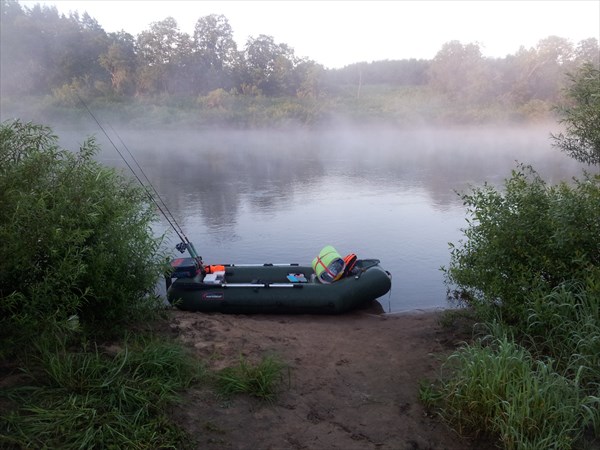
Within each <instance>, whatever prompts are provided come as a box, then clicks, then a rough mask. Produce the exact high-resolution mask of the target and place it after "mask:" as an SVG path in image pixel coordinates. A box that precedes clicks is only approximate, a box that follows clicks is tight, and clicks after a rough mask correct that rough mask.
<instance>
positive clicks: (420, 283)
mask: <svg viewBox="0 0 600 450" xmlns="http://www.w3.org/2000/svg"><path fill="white" fill-rule="evenodd" d="M116 131H117V133H118V136H119V137H120V138H121V139H122V140H123V142H125V143H126V145H127V147H128V148H129V150H130V151H131V152H132V153H133V155H134V156H135V158H136V159H137V160H138V162H139V163H140V165H141V166H142V168H143V170H144V171H145V173H146V175H147V176H148V177H149V179H150V180H151V182H152V184H153V185H154V187H155V188H156V189H157V191H158V192H159V193H160V195H161V197H162V198H163V200H164V201H165V202H166V204H167V205H168V208H169V210H170V211H171V212H172V213H173V215H174V216H175V217H176V219H177V221H178V222H179V224H180V225H181V226H182V228H183V229H184V231H185V233H186V235H187V236H188V238H189V239H190V240H191V241H192V242H194V244H195V246H196V248H197V250H198V251H199V253H200V254H201V255H202V256H203V258H204V261H205V262H206V263H209V264H218V263H237V264H243V263H289V262H294V263H301V264H302V263H303V264H309V263H310V262H311V261H312V259H313V258H314V257H315V255H317V254H318V252H319V250H320V249H321V248H322V247H323V246H325V245H328V244H331V245H333V246H334V247H335V248H336V249H337V250H338V251H339V252H340V253H341V254H342V255H345V254H347V253H350V252H354V253H356V254H357V255H358V257H359V258H378V259H380V260H381V265H382V266H383V267H384V268H385V269H386V270H388V271H390V272H391V273H392V276H393V278H392V291H391V293H390V294H389V295H386V296H385V297H382V298H380V299H379V302H380V303H381V305H382V307H383V309H384V310H385V311H386V312H399V311H406V310H415V309H430V308H439V307H447V306H448V303H447V300H446V287H445V286H444V284H443V274H442V272H441V271H440V267H441V266H445V265H447V264H448V262H449V249H448V242H453V243H458V242H459V240H460V239H461V238H462V233H461V231H460V229H461V228H464V227H466V225H467V224H466V221H465V218H466V211H465V209H464V207H463V205H462V201H461V200H460V198H459V196H458V195H457V193H456V191H459V192H463V191H466V190H468V189H469V186H480V185H482V184H483V183H484V182H488V183H490V184H492V185H495V186H501V185H502V183H503V180H504V179H505V178H507V177H509V176H510V172H511V170H512V169H515V168H516V161H519V162H521V163H524V164H530V165H532V166H533V167H534V168H535V169H536V170H537V171H538V172H539V173H540V174H541V175H542V177H543V178H544V179H545V180H546V181H547V182H548V183H556V182H558V181H560V180H568V179H570V178H571V177H572V176H579V175H580V174H581V169H582V167H583V166H581V165H580V164H578V163H576V162H574V161H573V160H571V159H570V158H568V157H567V156H565V155H564V154H562V153H560V152H559V151H558V150H556V149H554V148H552V146H551V140H550V138H549V134H550V132H551V131H552V132H556V125H555V124H550V125H547V126H544V125H540V126H536V127H528V128H526V127H506V128H494V127H486V128H481V127H478V128H474V127H471V128H452V129H420V130H392V129H373V128H371V129H362V130H349V129H338V130H328V131H277V132H265V131H222V130H221V131H190V130H182V131H160V130H153V131H148V132H144V133H142V132H139V131H129V130H120V129H116ZM92 133H93V134H96V135H97V136H98V141H99V142H100V143H101V145H102V148H103V151H102V153H101V155H99V158H100V159H101V160H102V161H103V162H105V163H107V164H110V165H115V166H118V167H125V166H124V164H123V162H122V161H121V159H120V157H119V156H118V154H117V153H116V151H115V150H114V148H113V147H112V145H111V144H110V143H109V142H108V141H107V140H106V138H105V137H104V136H103V135H101V133H100V132H99V131H98V130H93V129H92V130H91V131H89V132H86V133H83V134H78V135H77V136H76V137H73V136H72V135H70V134H68V133H60V132H59V135H60V136H61V143H62V144H63V145H64V146H65V147H67V148H76V144H75V143H76V142H81V140H82V138H83V136H85V135H89V134H92ZM109 134H110V132H109ZM111 138H112V139H113V141H114V142H115V143H117V145H118V146H119V148H120V149H122V147H121V146H120V143H119V140H118V139H115V138H114V137H113V136H111ZM125 155H126V153H125ZM167 228H168V225H167V223H166V221H165V222H162V223H161V224H159V225H157V228H156V230H157V232H162V231H164V230H166V229H167ZM176 243H177V240H176V238H175V237H174V236H173V239H171V242H170V245H171V247H174V245H175V244H176ZM174 252H175V251H174ZM174 255H175V253H174Z"/></svg>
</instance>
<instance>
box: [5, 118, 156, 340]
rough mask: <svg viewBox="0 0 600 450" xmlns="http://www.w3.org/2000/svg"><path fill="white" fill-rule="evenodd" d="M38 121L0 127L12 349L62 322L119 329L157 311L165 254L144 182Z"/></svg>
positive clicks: (7, 312)
mask: <svg viewBox="0 0 600 450" xmlns="http://www.w3.org/2000/svg"><path fill="white" fill-rule="evenodd" d="M98 150H99V149H98V147H97V145H96V143H95V141H94V140H93V139H88V140H86V141H85V142H84V143H83V145H82V146H81V148H80V150H79V152H76V153H71V152H69V151H67V150H64V149H61V148H59V147H58V145H57V137H56V136H54V135H53V134H52V131H51V130H50V129H49V128H47V127H44V126H41V125H34V124H31V123H22V122H20V121H12V122H5V123H3V124H2V125H1V127H0V242H2V246H1V247H0V335H1V337H2V341H3V343H5V344H6V346H5V347H4V348H5V349H7V348H10V347H11V346H12V347H16V348H18V346H17V343H18V342H19V340H21V339H28V338H33V337H36V336H38V335H39V334H40V333H43V332H45V331H51V329H52V328H53V327H57V326H58V327H60V326H64V325H65V324H67V323H68V319H69V318H70V317H72V316H78V317H79V318H80V319H81V323H82V324H83V325H84V326H86V327H94V328H95V329H98V330H107V329H112V328H113V327H115V326H118V325H119V324H122V323H124V322H127V321H129V320H131V319H133V318H139V317H140V314H141V313H142V312H148V311H151V310H153V309H154V307H155V306H156V302H157V299H156V298H155V296H153V295H152V293H153V291H154V287H155V285H156V281H157V277H158V276H159V275H160V274H162V273H163V271H164V264H165V261H166V258H165V256H164V255H163V254H161V251H160V242H161V240H160V239H159V238H156V237H154V236H153V235H152V232H151V228H150V226H151V223H152V221H153V220H155V213H154V210H153V208H152V207H151V204H150V202H149V200H148V198H147V196H146V194H145V192H144V191H143V189H141V188H139V187H137V186H134V185H133V184H132V182H131V181H130V180H129V179H127V178H125V177H124V176H122V175H120V174H119V173H118V172H117V171H115V170H114V169H110V168H106V167H103V166H102V165H100V164H99V163H97V162H96V161H94V159H93V157H94V155H95V154H96V152H97V151H98Z"/></svg>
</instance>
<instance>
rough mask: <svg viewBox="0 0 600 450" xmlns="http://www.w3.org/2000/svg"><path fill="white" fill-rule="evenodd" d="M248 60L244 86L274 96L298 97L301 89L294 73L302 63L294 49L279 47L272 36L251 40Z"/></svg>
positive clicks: (261, 36) (246, 60)
mask: <svg viewBox="0 0 600 450" xmlns="http://www.w3.org/2000/svg"><path fill="white" fill-rule="evenodd" d="M244 58H245V63H246V66H245V69H246V76H245V77H244V84H249V85H250V86H251V87H253V88H256V89H258V90H259V92H262V93H264V94H265V95H270V96H275V95H295V94H296V88H298V87H299V86H298V83H297V82H296V80H295V78H294V77H295V73H294V72H295V69H296V67H297V66H298V64H299V62H300V60H299V59H298V58H297V57H296V56H295V55H294V50H293V49H292V48H291V47H289V46H288V45H286V44H276V43H275V40H274V39H273V37H272V36H266V35H264V34H261V35H259V36H258V37H256V38H253V37H251V38H249V39H248V41H247V42H246V49H245V52H244Z"/></svg>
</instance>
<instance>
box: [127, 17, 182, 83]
mask: <svg viewBox="0 0 600 450" xmlns="http://www.w3.org/2000/svg"><path fill="white" fill-rule="evenodd" d="M189 46H190V39H189V36H188V35H187V34H186V33H182V32H180V31H179V28H178V26H177V21H176V20H175V19H173V18H172V17H167V18H166V19H165V20H162V21H160V22H154V23H152V24H151V25H150V29H149V30H146V31H142V32H141V33H140V34H139V35H138V37H137V50H138V56H139V58H140V73H139V76H138V82H139V89H140V90H141V91H143V92H150V93H170V92H171V91H172V90H173V88H174V84H175V83H174V80H175V78H172V77H173V76H174V75H176V74H177V73H178V71H179V69H181V68H182V67H183V62H184V60H185V56H186V55H188V54H189Z"/></svg>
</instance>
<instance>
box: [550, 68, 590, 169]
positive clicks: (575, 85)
mask: <svg viewBox="0 0 600 450" xmlns="http://www.w3.org/2000/svg"><path fill="white" fill-rule="evenodd" d="M569 79H570V80H571V85H570V86H569V87H568V88H567V89H566V98H567V102H568V103H566V104H564V105H560V106H558V107H557V108H556V109H557V110H558V112H559V114H560V115H561V116H562V119H561V121H560V123H562V124H564V125H565V133H564V134H563V133H559V134H558V135H552V138H553V139H554V145H555V146H556V147H558V148H559V149H561V150H562V151H564V152H566V153H567V154H568V155H569V156H571V157H572V158H574V159H576V160H578V161H581V162H583V163H587V164H595V165H600V70H599V66H594V65H593V64H591V63H586V64H584V65H582V66H581V67H580V68H579V70H578V71H577V72H575V74H569Z"/></svg>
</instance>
